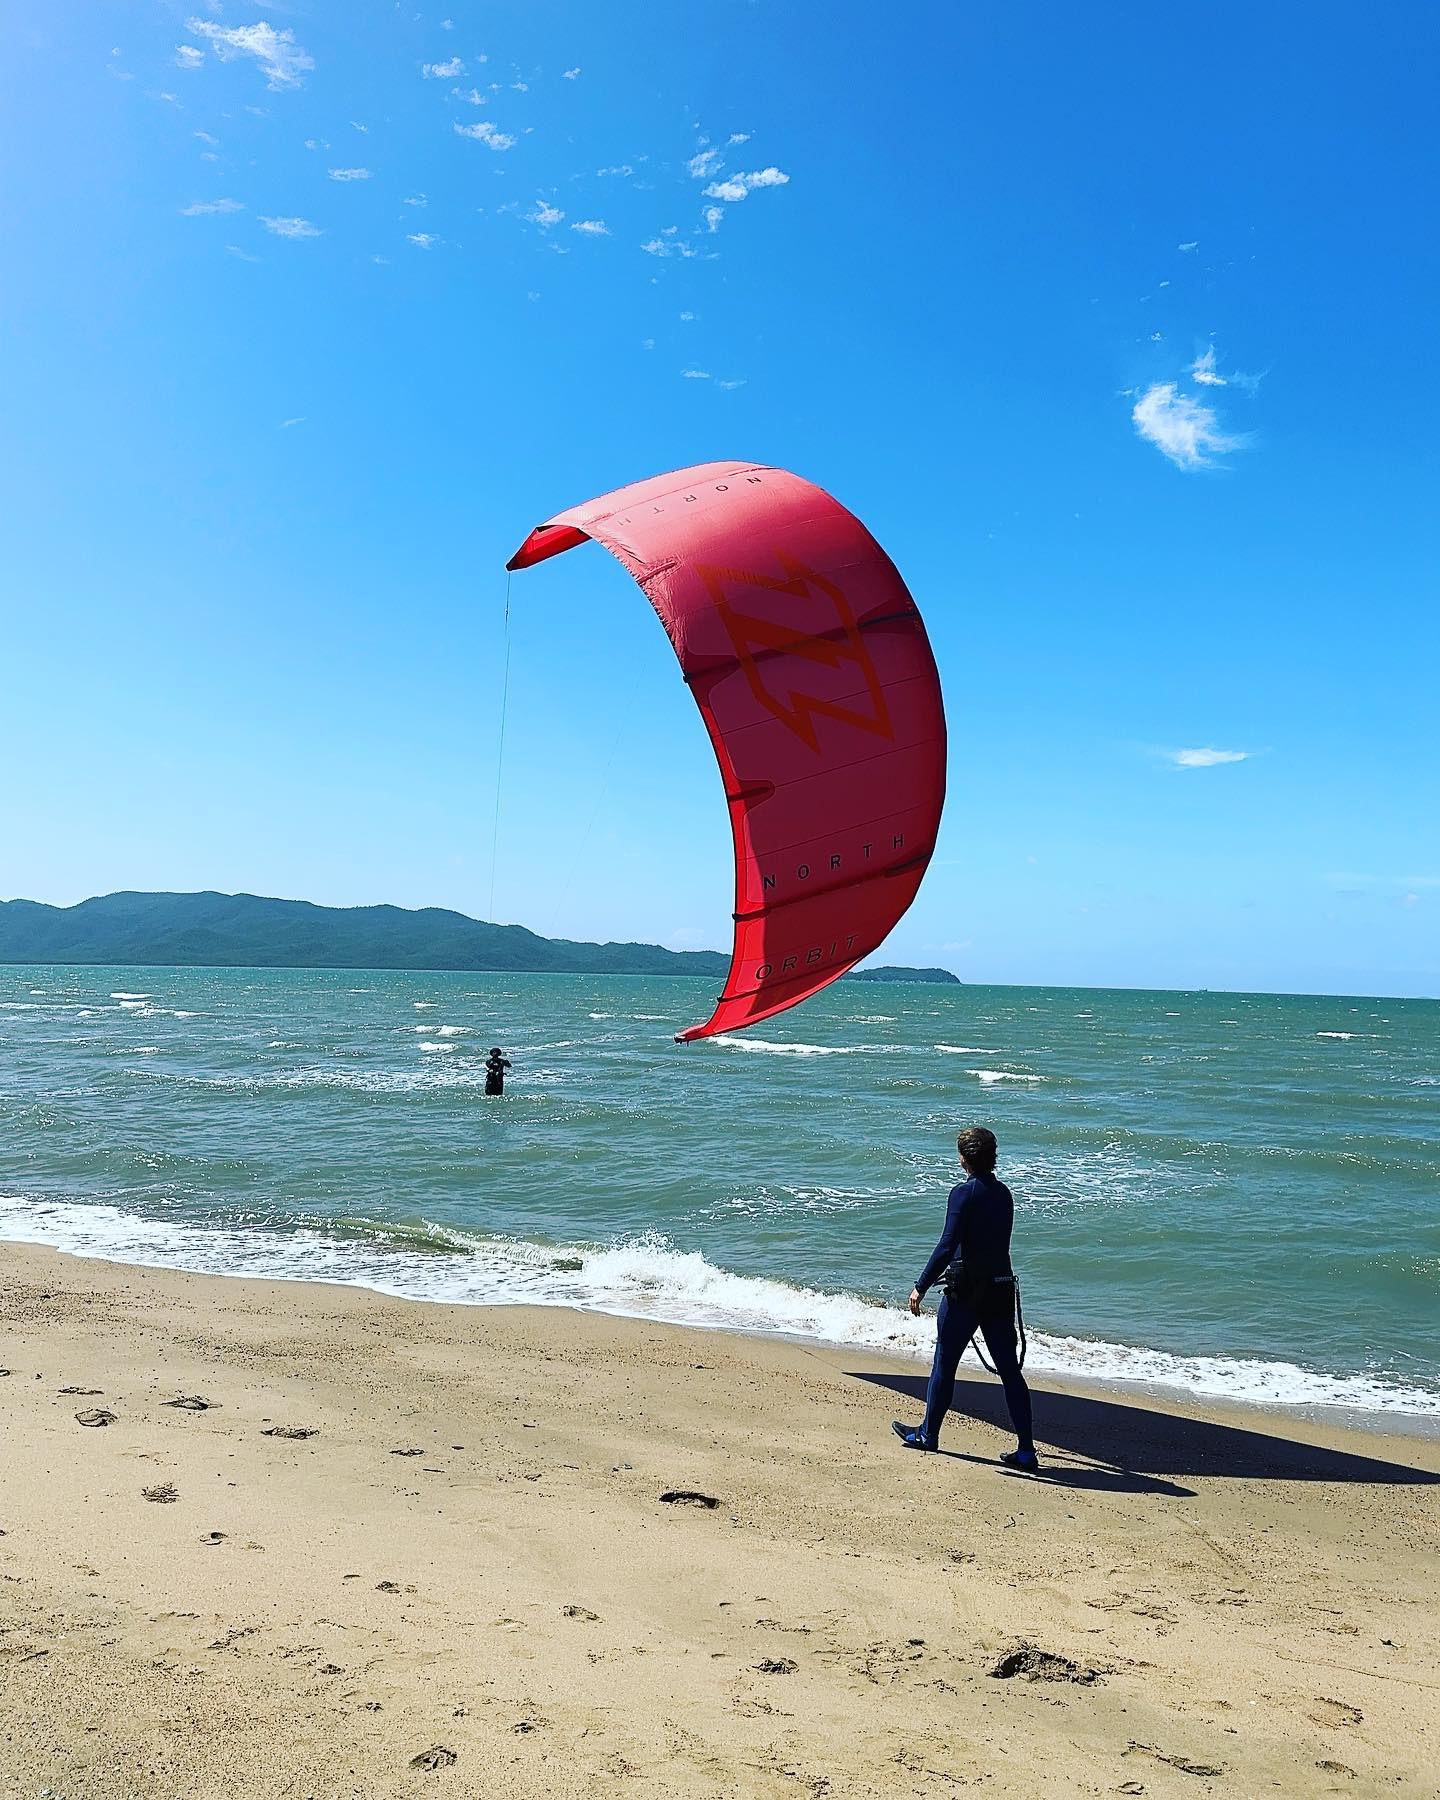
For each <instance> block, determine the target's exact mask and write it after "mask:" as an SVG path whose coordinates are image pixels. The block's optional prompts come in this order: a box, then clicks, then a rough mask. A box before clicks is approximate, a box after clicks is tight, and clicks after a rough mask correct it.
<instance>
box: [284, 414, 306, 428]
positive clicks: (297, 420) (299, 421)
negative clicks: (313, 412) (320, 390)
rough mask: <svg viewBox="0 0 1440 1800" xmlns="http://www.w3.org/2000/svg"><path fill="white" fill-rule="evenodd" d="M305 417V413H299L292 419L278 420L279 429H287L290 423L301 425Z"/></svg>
mask: <svg viewBox="0 0 1440 1800" xmlns="http://www.w3.org/2000/svg"><path fill="white" fill-rule="evenodd" d="M306 417H307V415H306V414H305V413H301V414H300V415H299V416H298V417H297V418H294V419H282V420H281V421H280V429H281V431H288V430H289V429H290V427H291V426H292V425H303V424H304V423H305V420H306Z"/></svg>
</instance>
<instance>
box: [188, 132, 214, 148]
mask: <svg viewBox="0 0 1440 1800" xmlns="http://www.w3.org/2000/svg"><path fill="white" fill-rule="evenodd" d="M191 135H192V136H193V137H197V138H199V140H200V142H201V143H202V144H212V145H213V144H218V143H219V142H220V140H219V138H217V137H211V135H210V133H209V132H208V131H196V132H192V134H191Z"/></svg>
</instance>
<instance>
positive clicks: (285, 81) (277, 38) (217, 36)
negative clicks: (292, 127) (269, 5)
mask: <svg viewBox="0 0 1440 1800" xmlns="http://www.w3.org/2000/svg"><path fill="white" fill-rule="evenodd" d="M185 29H186V30H187V31H188V32H189V33H190V34H191V36H192V37H198V38H204V39H205V40H206V41H207V42H208V43H209V45H210V47H211V49H212V50H214V52H215V54H216V56H218V57H219V58H220V60H221V62H232V61H233V60H234V59H235V58H236V57H237V56H250V57H253V58H254V59H255V61H256V62H257V63H259V65H260V70H261V73H262V74H263V75H264V77H265V85H266V87H268V88H271V89H273V90H275V91H276V92H279V91H280V90H281V89H282V88H295V87H299V86H300V85H301V82H302V81H303V79H304V77H305V76H306V75H307V74H308V73H309V72H310V70H311V69H313V68H314V67H315V58H314V57H313V56H310V55H308V54H307V53H306V52H305V51H304V50H302V49H301V48H300V46H299V45H298V44H297V43H296V42H295V33H294V32H293V31H290V30H285V31H277V30H276V29H275V27H274V26H273V25H267V24H266V23H265V21H264V20H263V19H262V20H261V21H260V23H259V24H258V25H217V24H215V22H214V21H213V20H211V19H187V20H186V21H185Z"/></svg>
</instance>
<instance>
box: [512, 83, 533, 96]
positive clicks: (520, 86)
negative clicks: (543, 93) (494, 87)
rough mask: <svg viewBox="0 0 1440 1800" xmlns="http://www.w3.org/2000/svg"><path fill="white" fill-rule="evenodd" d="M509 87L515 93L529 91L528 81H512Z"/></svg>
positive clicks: (526, 92)
mask: <svg viewBox="0 0 1440 1800" xmlns="http://www.w3.org/2000/svg"><path fill="white" fill-rule="evenodd" d="M510 87H511V90H512V91H513V92H514V93H517V94H528V93H529V92H530V83H529V82H528V81H512V82H511V83H510Z"/></svg>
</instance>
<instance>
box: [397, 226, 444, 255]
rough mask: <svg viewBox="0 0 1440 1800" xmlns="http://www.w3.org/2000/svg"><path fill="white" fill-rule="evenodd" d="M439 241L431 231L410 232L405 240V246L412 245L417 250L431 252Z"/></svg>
mask: <svg viewBox="0 0 1440 1800" xmlns="http://www.w3.org/2000/svg"><path fill="white" fill-rule="evenodd" d="M441 241H442V240H441V239H440V238H438V237H436V236H435V234H434V232H433V231H412V232H410V233H409V235H408V236H407V237H406V239H405V242H406V243H407V244H413V245H414V246H415V248H416V249H417V250H433V249H434V248H435V246H436V245H437V244H438V243H440V242H441Z"/></svg>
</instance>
